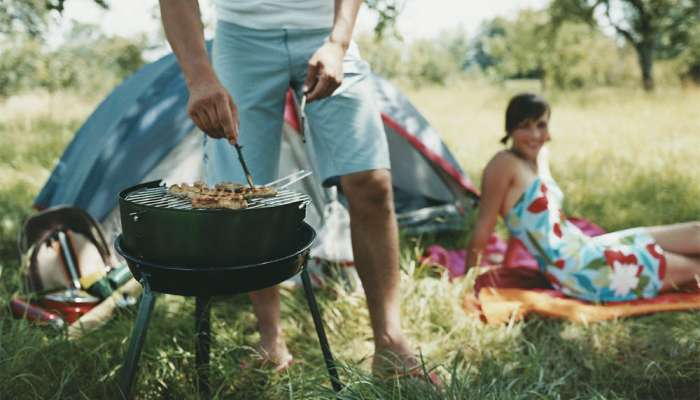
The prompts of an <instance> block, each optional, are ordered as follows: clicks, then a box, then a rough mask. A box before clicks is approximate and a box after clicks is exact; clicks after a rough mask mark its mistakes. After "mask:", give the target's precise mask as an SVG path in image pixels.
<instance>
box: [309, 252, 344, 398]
mask: <svg viewBox="0 0 700 400" xmlns="http://www.w3.org/2000/svg"><path fill="white" fill-rule="evenodd" d="M301 281H302V283H303V284H304V294H305V295H306V301H307V302H308V303H309V310H311V316H312V317H313V319H314V325H315V326H316V334H317V335H318V341H319V343H320V344H321V351H323V358H324V360H325V361H326V369H327V370H328V375H329V376H330V378H331V385H332V386H333V390H334V391H335V392H336V393H338V392H340V390H341V389H342V388H343V386H342V384H341V383H340V378H339V377H338V370H337V369H336V368H335V361H333V354H331V348H330V346H329V345H328V339H327V338H326V332H325V331H324V329H323V320H322V319H321V312H320V311H319V309H318V304H317V303H316V297H315V296H314V291H313V287H311V279H309V273H308V272H307V271H306V266H304V269H303V270H302V271H301Z"/></svg>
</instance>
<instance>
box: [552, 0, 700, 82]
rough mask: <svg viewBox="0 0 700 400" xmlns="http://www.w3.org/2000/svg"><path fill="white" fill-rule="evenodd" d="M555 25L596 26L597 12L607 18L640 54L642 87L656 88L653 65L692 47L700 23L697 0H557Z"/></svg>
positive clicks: (553, 12) (553, 5)
mask: <svg viewBox="0 0 700 400" xmlns="http://www.w3.org/2000/svg"><path fill="white" fill-rule="evenodd" d="M550 9H551V13H552V15H553V16H554V17H555V21H557V22H560V21H562V20H576V21H584V22H586V23H589V24H595V23H596V22H595V21H596V20H595V19H594V18H592V16H593V15H594V14H595V12H596V10H600V11H602V12H603V13H604V15H605V16H606V17H607V20H608V22H609V23H610V25H612V26H613V28H614V29H615V31H616V32H617V34H618V35H619V36H620V37H621V38H623V39H624V40H625V41H626V42H627V43H628V44H629V45H631V46H632V47H633V48H634V49H635V50H636V52H637V55H638V60H639V67H640V70H641V76H642V83H643V86H644V88H645V89H646V90H652V89H653V88H654V76H653V73H652V72H653V69H652V68H653V63H654V60H656V59H669V58H673V57H676V56H677V55H678V54H680V53H681V52H683V51H684V48H685V47H686V46H687V45H688V44H689V42H690V37H691V36H692V30H694V29H695V28H696V27H697V25H698V23H700V2H698V1H696V0H641V1H635V0H602V1H601V0H554V1H552V3H551V5H550Z"/></svg>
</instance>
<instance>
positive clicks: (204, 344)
mask: <svg viewBox="0 0 700 400" xmlns="http://www.w3.org/2000/svg"><path fill="white" fill-rule="evenodd" d="M210 316H211V297H197V304H196V306H195V329H196V332H197V336H196V343H195V347H196V356H195V365H196V366H197V378H198V382H199V394H200V396H201V397H202V398H204V399H208V398H209V397H210V396H211V387H210V386H209V346H210V343H211V323H210Z"/></svg>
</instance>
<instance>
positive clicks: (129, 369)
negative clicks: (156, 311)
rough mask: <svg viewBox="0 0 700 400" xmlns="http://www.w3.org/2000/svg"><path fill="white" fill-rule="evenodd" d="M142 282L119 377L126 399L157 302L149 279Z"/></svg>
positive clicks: (120, 388) (123, 396) (121, 392)
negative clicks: (133, 323) (141, 289)
mask: <svg viewBox="0 0 700 400" xmlns="http://www.w3.org/2000/svg"><path fill="white" fill-rule="evenodd" d="M141 284H142V285H143V287H144V292H143V296H142V297H141V304H140V305H139V313H138V315H137V316H136V324H135V325H134V329H133V330H132V331H131V339H129V350H128V351H127V353H126V358H124V364H123V365H122V371H121V375H120V377H119V392H120V394H121V396H122V398H124V399H128V398H130V397H129V394H130V393H131V387H132V385H133V383H134V377H135V375H136V367H137V366H138V363H139V358H140V357H141V349H142V347H143V342H144V340H145V339H146V331H147V330H148V323H149V322H150V321H151V313H152V312H153V305H154V304H155V302H156V297H155V295H154V293H153V292H151V288H150V286H149V285H148V280H145V279H143V280H142V281H141Z"/></svg>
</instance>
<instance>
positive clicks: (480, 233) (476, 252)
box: [466, 154, 515, 268]
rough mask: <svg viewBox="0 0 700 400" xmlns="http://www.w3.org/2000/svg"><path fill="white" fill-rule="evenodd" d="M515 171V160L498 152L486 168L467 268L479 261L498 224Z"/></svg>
mask: <svg viewBox="0 0 700 400" xmlns="http://www.w3.org/2000/svg"><path fill="white" fill-rule="evenodd" d="M514 171H515V169H514V165H513V160H511V159H510V158H509V157H508V156H507V155H505V154H497V155H496V156H495V157H494V158H493V159H492V160H491V161H490V162H489V163H488V164H487V165H486V168H485V169H484V174H483V176H482V178H481V200H480V201H479V213H478V215H477V218H476V224H475V226H474V231H473V232H472V236H471V239H470V240H469V244H468V245H467V263H466V267H467V268H470V267H473V266H476V265H478V263H479V258H480V257H481V252H482V251H483V250H484V247H486V244H487V243H488V240H489V238H490V237H491V234H492V233H493V229H494V227H495V226H496V221H497V220H498V213H499V211H500V208H501V206H502V205H503V200H504V199H505V197H506V194H507V193H508V188H509V187H510V185H511V183H512V181H513V178H514V176H515V175H514Z"/></svg>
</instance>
